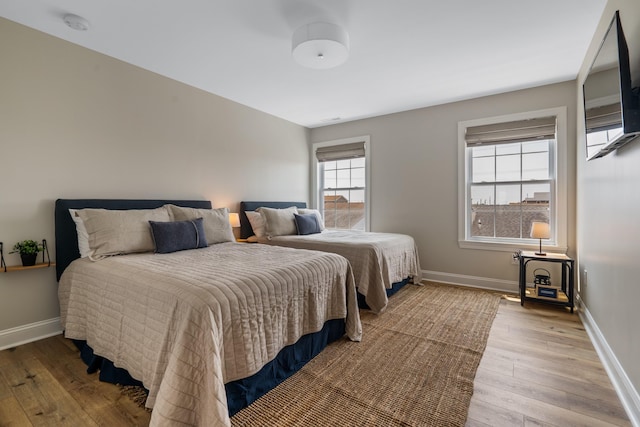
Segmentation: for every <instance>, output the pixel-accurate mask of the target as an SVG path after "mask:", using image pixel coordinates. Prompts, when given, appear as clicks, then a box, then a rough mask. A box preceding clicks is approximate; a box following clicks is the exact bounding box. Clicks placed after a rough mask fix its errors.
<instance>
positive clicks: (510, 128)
mask: <svg viewBox="0 0 640 427" xmlns="http://www.w3.org/2000/svg"><path fill="white" fill-rule="evenodd" d="M555 136H556V118H555V117H541V118H536V119H530V120H518V121H515V122H504V123H496V124H490V125H482V126H471V127H468V128H467V129H466V133H465V140H466V143H467V146H477V145H496V144H507V143H512V142H523V141H535V140H538V139H554V138H555Z"/></svg>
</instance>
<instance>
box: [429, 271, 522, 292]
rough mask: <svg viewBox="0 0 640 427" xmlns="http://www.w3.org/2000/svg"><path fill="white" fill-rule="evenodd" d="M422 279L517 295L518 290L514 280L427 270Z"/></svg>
mask: <svg viewBox="0 0 640 427" xmlns="http://www.w3.org/2000/svg"><path fill="white" fill-rule="evenodd" d="M422 279H423V280H431V281H434V282H440V283H448V284H451V285H462V286H469V287H472V288H482V289H490V290H492V291H501V292H509V293H514V294H517V293H518V288H519V287H518V282H517V281H516V280H502V279H489V278H486V277H477V276H465V275H463V274H453V273H442V272H439V271H429V270H422Z"/></svg>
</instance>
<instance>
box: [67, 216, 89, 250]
mask: <svg viewBox="0 0 640 427" xmlns="http://www.w3.org/2000/svg"><path fill="white" fill-rule="evenodd" d="M77 211H78V210H77V209H69V214H71V218H72V219H73V222H75V224H76V234H77V235H78V249H79V250H80V258H85V257H87V256H88V255H89V252H90V251H91V248H90V247H89V233H87V227H85V226H84V221H82V218H80V217H79V216H78V214H77Z"/></svg>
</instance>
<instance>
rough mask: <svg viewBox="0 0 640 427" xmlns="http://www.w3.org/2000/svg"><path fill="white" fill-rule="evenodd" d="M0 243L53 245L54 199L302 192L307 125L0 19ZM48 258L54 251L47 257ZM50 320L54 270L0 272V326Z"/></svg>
mask: <svg viewBox="0 0 640 427" xmlns="http://www.w3.org/2000/svg"><path fill="white" fill-rule="evenodd" d="M0 58H2V59H1V60H0V172H1V174H2V184H1V185H0V241H2V242H4V244H5V259H6V261H7V263H8V264H9V265H14V264H19V263H20V260H19V257H18V255H6V252H8V251H7V249H10V248H11V247H12V246H13V244H14V243H15V242H17V241H18V240H23V239H28V238H31V239H38V240H39V239H43V238H46V239H47V241H48V242H49V243H50V245H51V246H52V249H53V246H54V230H53V205H54V201H55V199H57V198H198V199H209V200H212V201H213V204H214V206H215V207H222V206H227V207H229V208H231V209H232V210H236V209H237V208H238V203H239V201H240V200H243V199H254V200H255V199H271V200H285V199H286V200H307V198H308V176H309V154H308V147H307V139H308V130H307V129H305V128H303V127H301V126H298V125H294V124H292V123H290V122H286V121H284V120H281V119H278V118H275V117H273V116H270V115H267V114H264V113H261V112H258V111H256V110H253V109H251V108H248V107H245V106H243V105H239V104H237V103H234V102H231V101H228V100H226V99H223V98H220V97H218V96H215V95H211V94H208V93H205V92H203V91H200V90H197V89H194V88H193V87H190V86H186V85H183V84H180V83H177V82H175V81H172V80H170V79H167V78H164V77H161V76H158V75H156V74H153V73H151V72H148V71H144V70H142V69H140V68H136V67H134V66H132V65H129V64H125V63H123V62H120V61H117V60H115V59H113V58H110V57H107V56H105V55H101V54H98V53H95V52H92V51H89V50H87V49H84V48H82V47H79V46H76V45H73V44H70V43H67V42H65V41H62V40H59V39H56V38H54V37H51V36H48V35H45V34H43V33H40V32H37V31H34V30H31V29H28V28H26V27H23V26H21V25H18V24H15V23H13V22H10V21H7V20H4V19H1V18H0ZM51 255H52V258H53V259H55V254H54V253H52V254H51ZM56 316H58V300H57V284H56V280H55V273H54V271H53V269H49V270H37V271H26V272H15V273H8V274H0V347H1V344H2V339H1V338H2V332H3V331H6V330H8V329H11V328H16V327H19V326H23V325H28V324H31V323H34V322H39V321H42V320H46V319H51V318H55V317H56Z"/></svg>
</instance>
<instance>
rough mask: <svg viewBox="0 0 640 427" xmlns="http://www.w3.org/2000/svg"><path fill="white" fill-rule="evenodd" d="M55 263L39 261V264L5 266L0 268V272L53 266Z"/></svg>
mask: <svg viewBox="0 0 640 427" xmlns="http://www.w3.org/2000/svg"><path fill="white" fill-rule="evenodd" d="M55 265H56V263H55V262H52V263H48V262H41V263H39V264H36V265H30V266H27V267H24V266H22V265H13V266H5V267H4V268H3V269H0V273H2V272H4V273H11V272H12V271H22V270H37V269H38V268H47V267H54V266H55Z"/></svg>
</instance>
